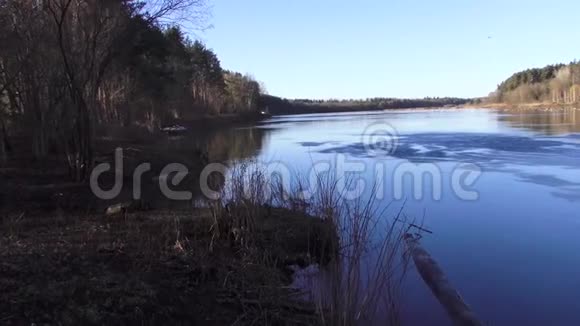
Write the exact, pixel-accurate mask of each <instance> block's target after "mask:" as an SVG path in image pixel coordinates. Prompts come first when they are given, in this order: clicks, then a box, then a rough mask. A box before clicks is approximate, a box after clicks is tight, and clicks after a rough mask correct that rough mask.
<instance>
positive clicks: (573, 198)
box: [256, 109, 580, 325]
mask: <svg viewBox="0 0 580 326" xmlns="http://www.w3.org/2000/svg"><path fill="white" fill-rule="evenodd" d="M579 112H580V111H579V110H561V111H525V112H505V111H503V112H498V111H494V110H443V109H442V110H403V111H388V112H384V113H383V112H372V113H369V114H364V113H353V114H349V113H340V114H317V115H300V116H282V117H274V118H273V119H271V120H269V121H267V122H266V123H262V124H260V125H258V126H256V129H260V130H263V131H264V133H266V134H268V136H267V138H268V142H267V143H264V144H263V147H262V150H261V151H260V154H259V155H258V157H259V159H260V160H266V161H269V160H276V161H281V162H284V163H286V164H287V165H288V166H289V167H291V168H292V169H293V170H297V171H299V172H301V173H303V174H305V173H306V172H308V169H309V167H310V166H311V165H312V163H313V162H316V161H319V160H331V159H332V158H333V157H334V156H336V154H344V155H346V156H347V157H348V158H349V159H352V160H357V161H358V162H363V163H364V164H365V165H366V166H367V167H370V166H373V165H375V164H376V163H377V162H380V163H382V164H384V165H385V166H386V167H387V170H389V169H395V168H396V167H397V166H398V165H399V164H401V163H404V162H411V163H414V164H419V165H421V164H431V163H433V164H436V166H437V167H438V169H439V171H441V173H442V175H443V177H444V178H443V179H444V181H445V184H444V185H443V189H444V193H443V197H442V199H441V200H434V199H430V198H422V199H420V200H415V199H414V198H413V188H412V187H413V184H412V183H410V184H409V186H410V188H409V189H405V193H406V194H408V197H407V199H408V200H407V201H406V202H405V212H406V214H408V215H409V216H410V217H413V216H415V217H420V216H422V214H423V212H424V211H426V212H427V214H426V218H425V225H426V227H428V228H429V229H430V230H432V231H433V232H434V234H433V235H428V236H427V237H425V238H424V240H423V241H424V246H425V247H426V248H427V249H428V250H429V251H430V252H431V254H432V255H433V256H434V257H435V258H436V259H437V260H438V263H439V264H440V265H441V266H442V268H443V269H444V270H445V272H446V273H447V276H448V277H449V279H450V280H451V282H452V283H453V284H454V285H455V286H456V287H457V288H458V289H459V291H460V292H461V293H462V296H463V297H464V298H465V299H466V301H467V302H468V303H469V304H470V305H471V307H472V308H473V310H474V311H475V312H476V314H477V315H478V316H480V317H481V319H482V320H483V321H484V322H485V323H486V324H491V325H513V324H524V325H548V324H550V325H578V324H580V314H578V313H577V311H580V303H579V302H578V300H577V292H578V290H580V277H578V275H580V255H579V254H578V253H577V248H578V247H580V237H579V236H578V235H579V234H580V215H579V210H578V208H579V206H578V204H579V203H580V173H579V170H580V119H579V118H580V113H579ZM373 123H388V124H389V125H391V126H393V127H394V128H395V129H396V130H397V132H398V134H399V135H398V138H397V139H398V143H397V148H396V151H394V152H393V153H390V154H389V155H380V154H379V155H377V153H368V152H367V150H366V148H365V146H364V141H363V139H362V138H361V134H362V133H363V131H364V130H365V129H366V127H367V126H368V125H370V124H373ZM459 163H473V164H476V165H478V166H479V167H480V168H481V169H482V170H483V175H482V176H481V177H480V179H478V181H477V183H476V184H475V186H474V188H475V190H476V191H477V192H478V193H479V199H478V200H476V201H462V200H460V199H458V198H457V197H456V196H453V195H450V194H449V193H448V192H449V191H450V181H449V180H448V179H449V175H451V172H452V171H453V168H454V167H455V166H456V165H457V164H459ZM369 170H370V169H369ZM361 177H362V178H365V179H366V180H367V181H369V182H370V183H371V184H372V183H373V181H375V177H376V174H374V173H373V171H365V172H363V173H361ZM392 195H393V193H392V191H389V190H388V189H387V190H386V191H385V196H386V198H387V199H386V200H384V203H383V205H387V204H389V203H391V204H392V209H393V210H394V211H397V210H398V209H399V208H400V207H401V206H402V205H403V201H394V202H391V200H389V198H393V197H392ZM390 196H391V197H390ZM411 274H413V273H411ZM409 279H410V281H409V284H406V286H407V287H406V289H405V298H404V299H403V303H404V304H405V305H404V307H405V308H404V310H405V315H406V317H405V319H404V321H405V322H406V323H407V324H421V325H441V324H448V319H447V317H446V316H445V314H444V313H443V311H442V309H441V308H440V307H439V305H438V304H437V302H436V301H435V300H434V299H433V298H432V295H431V294H430V293H429V291H428V290H427V289H426V288H425V285H424V284H423V283H422V281H420V280H419V278H418V277H417V275H409ZM426 316H429V318H426Z"/></svg>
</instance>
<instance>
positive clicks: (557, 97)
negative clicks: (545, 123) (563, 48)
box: [488, 61, 580, 104]
mask: <svg viewBox="0 0 580 326" xmlns="http://www.w3.org/2000/svg"><path fill="white" fill-rule="evenodd" d="M488 101H490V102H496V103H510V104H519V103H533V102H546V103H548V102H549V103H559V104H570V103H576V102H578V101H580V63H579V62H576V61H574V62H571V63H570V64H567V65H565V64H556V65H549V66H546V67H544V68H534V69H528V70H525V71H521V72H517V73H515V74H514V75H512V76H511V77H509V78H508V79H507V80H505V81H503V82H502V83H501V84H499V85H498V87H497V90H496V91H495V92H493V93H491V94H490V95H489V98H488Z"/></svg>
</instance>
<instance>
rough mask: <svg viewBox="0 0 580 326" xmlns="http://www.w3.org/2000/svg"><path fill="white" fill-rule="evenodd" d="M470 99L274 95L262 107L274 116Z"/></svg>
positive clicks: (450, 103) (266, 97) (422, 105)
mask: <svg viewBox="0 0 580 326" xmlns="http://www.w3.org/2000/svg"><path fill="white" fill-rule="evenodd" d="M469 101H470V100H469V99H462V98H452V97H441V98H440V97H426V98H423V99H397V98H382V97H377V98H369V99H361V100H356V99H345V100H308V99H294V100H289V99H284V98H280V97H276V96H272V95H262V106H264V107H267V108H268V109H269V110H270V113H272V114H293V113H323V112H346V111H372V110H387V109H408V108H432V107H445V106H458V105H463V104H466V103H468V102H469Z"/></svg>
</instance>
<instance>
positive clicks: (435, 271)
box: [405, 234, 481, 326]
mask: <svg viewBox="0 0 580 326" xmlns="http://www.w3.org/2000/svg"><path fill="white" fill-rule="evenodd" d="M405 242H406V244H407V247H408V249H409V253H410V254H411V257H413V261H414V262H415V266H416V267H417V270H418V271H419V274H420V275H421V277H422V278H423V280H424V281H425V283H427V285H428V286H429V288H430V289H431V291H432V292H433V294H435V297H437V299H438V300H439V302H440V303H441V304H442V305H443V307H444V308H445V310H447V313H448V314H449V317H451V320H453V322H454V323H455V324H456V325H470V326H471V325H478V326H479V325H481V323H480V322H479V321H478V320H477V318H476V317H475V314H473V312H472V311H471V309H470V308H469V306H468V305H467V304H466V303H465V302H464V301H463V298H461V295H459V292H457V290H455V289H454V288H453V286H451V284H450V283H449V280H447V277H445V274H444V273H443V271H442V270H441V268H440V267H439V265H438V264H437V262H436V261H435V260H434V259H433V258H431V256H430V255H429V253H428V252H427V251H426V250H425V249H423V247H422V246H421V244H420V243H419V239H418V238H417V237H415V236H413V235H411V234H406V235H405Z"/></svg>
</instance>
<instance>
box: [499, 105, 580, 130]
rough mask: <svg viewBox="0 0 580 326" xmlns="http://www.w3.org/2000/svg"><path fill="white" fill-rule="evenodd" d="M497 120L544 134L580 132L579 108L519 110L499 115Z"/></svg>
mask: <svg viewBox="0 0 580 326" xmlns="http://www.w3.org/2000/svg"><path fill="white" fill-rule="evenodd" d="M499 120H500V121H502V122H506V123H508V124H510V125H511V126H513V127H514V128H525V129H531V130H533V131H536V132H539V133H543V134H545V135H560V134H568V133H577V132H580V110H576V109H562V110H550V111H547V110H546V111H535V112H529V111H519V112H509V113H507V114H502V115H500V116H499Z"/></svg>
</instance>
